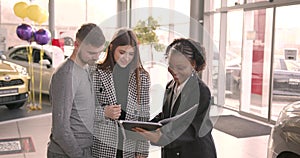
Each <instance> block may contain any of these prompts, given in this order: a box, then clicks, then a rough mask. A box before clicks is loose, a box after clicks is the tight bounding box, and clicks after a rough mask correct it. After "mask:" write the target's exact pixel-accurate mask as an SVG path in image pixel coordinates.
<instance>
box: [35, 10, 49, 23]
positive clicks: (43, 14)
mask: <svg viewBox="0 0 300 158" xmlns="http://www.w3.org/2000/svg"><path fill="white" fill-rule="evenodd" d="M48 16H49V14H48V12H47V11H46V10H41V14H40V16H39V18H38V19H37V20H36V22H37V23H38V24H40V25H41V24H42V23H44V22H46V21H47V20H48Z"/></svg>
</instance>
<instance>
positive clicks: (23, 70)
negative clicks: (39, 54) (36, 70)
mask: <svg viewBox="0 0 300 158" xmlns="http://www.w3.org/2000/svg"><path fill="white" fill-rule="evenodd" d="M15 68H16V70H17V71H18V72H19V73H20V74H21V75H24V76H27V75H28V73H27V70H26V68H25V67H22V66H16V67H15Z"/></svg>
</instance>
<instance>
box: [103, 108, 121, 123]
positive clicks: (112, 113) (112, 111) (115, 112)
mask: <svg viewBox="0 0 300 158" xmlns="http://www.w3.org/2000/svg"><path fill="white" fill-rule="evenodd" d="M104 115H105V117H108V118H110V119H113V120H117V119H118V118H119V117H120V116H121V105H107V106H105V107H104Z"/></svg>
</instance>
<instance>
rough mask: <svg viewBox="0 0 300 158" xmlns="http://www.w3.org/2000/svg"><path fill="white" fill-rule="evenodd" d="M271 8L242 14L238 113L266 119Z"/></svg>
mask: <svg viewBox="0 0 300 158" xmlns="http://www.w3.org/2000/svg"><path fill="white" fill-rule="evenodd" d="M272 26H273V8H269V9H259V10H251V11H245V12H244V29H243V48H242V63H241V71H240V74H239V75H240V76H241V77H240V83H239V88H240V90H241V93H240V94H241V98H240V102H241V104H240V111H241V112H245V113H250V114H253V115H257V116H259V117H263V118H266V119H267V118H268V105H269V94H270V70H271V46H272Z"/></svg>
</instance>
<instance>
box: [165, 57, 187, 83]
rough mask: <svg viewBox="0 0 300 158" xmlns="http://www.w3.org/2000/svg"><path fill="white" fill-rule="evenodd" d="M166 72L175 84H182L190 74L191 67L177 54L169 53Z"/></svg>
mask: <svg viewBox="0 0 300 158" xmlns="http://www.w3.org/2000/svg"><path fill="white" fill-rule="evenodd" d="M168 64H169V67H168V71H169V72H170V73H171V75H172V76H173V79H174V80H175V82H176V83H178V84H181V83H183V82H184V81H185V80H186V79H187V78H188V77H189V76H190V75H191V74H192V70H193V66H192V65H191V63H190V61H189V60H188V59H187V58H186V57H185V56H184V55H182V54H181V53H179V52H175V53H173V52H171V53H170V54H169V57H168Z"/></svg>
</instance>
